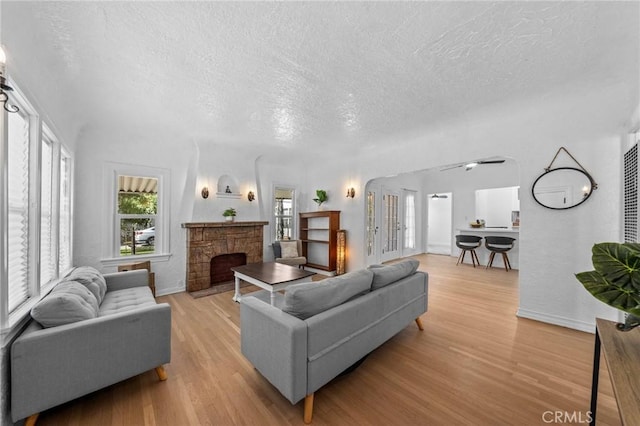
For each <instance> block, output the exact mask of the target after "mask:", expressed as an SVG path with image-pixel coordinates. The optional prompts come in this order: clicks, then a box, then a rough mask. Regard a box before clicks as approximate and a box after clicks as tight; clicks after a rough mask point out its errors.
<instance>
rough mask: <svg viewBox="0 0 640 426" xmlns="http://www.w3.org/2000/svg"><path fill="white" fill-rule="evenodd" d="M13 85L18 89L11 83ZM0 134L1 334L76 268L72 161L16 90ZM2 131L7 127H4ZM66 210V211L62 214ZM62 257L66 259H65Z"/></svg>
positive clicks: (4, 115) (11, 94) (15, 89)
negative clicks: (73, 265)
mask: <svg viewBox="0 0 640 426" xmlns="http://www.w3.org/2000/svg"><path fill="white" fill-rule="evenodd" d="M12 84H13V83H12ZM13 87H14V91H13V92H10V95H9V96H10V102H11V103H12V104H15V105H16V106H18V107H19V108H20V110H19V111H18V112H16V113H7V112H5V111H2V110H0V111H1V112H0V114H3V116H2V117H0V118H2V119H3V120H2V121H3V122H4V123H5V125H6V132H5V133H4V134H3V133H0V136H2V137H0V148H1V149H0V160H1V167H2V168H3V172H5V171H6V173H1V174H0V186H1V187H2V191H0V197H1V198H0V206H3V209H2V212H1V213H0V216H1V217H2V219H3V220H2V224H1V226H0V234H1V235H2V238H0V240H3V241H6V244H5V245H2V246H0V256H1V259H2V261H1V262H0V266H1V268H0V283H1V284H0V329H1V330H2V332H4V331H5V330H8V329H10V327H11V326H13V325H14V324H16V323H17V322H18V321H20V320H21V319H22V318H24V316H25V315H26V314H27V313H28V311H29V309H31V307H32V306H33V303H35V301H36V300H37V299H38V298H39V296H40V295H41V294H43V293H44V292H46V291H47V290H48V289H49V288H50V286H51V285H52V283H53V282H54V280H55V279H57V278H58V277H59V276H60V272H61V271H62V269H63V265H64V269H65V270H66V269H68V268H69V267H70V266H71V262H72V261H71V199H72V192H71V189H70V188H71V180H72V174H71V166H70V164H71V155H70V154H69V153H68V152H66V151H65V150H64V149H63V147H62V145H61V143H60V142H59V141H58V140H57V139H56V137H55V135H54V134H53V132H51V131H50V130H49V129H48V128H47V127H46V126H45V125H44V124H43V123H42V122H41V120H40V119H39V116H38V114H37V112H36V109H35V108H34V107H33V106H32V105H31V104H30V103H29V102H28V101H27V100H26V99H25V97H24V96H23V95H22V94H21V93H20V91H19V89H18V88H17V87H16V86H15V84H13ZM0 127H2V126H0ZM61 210H62V211H61ZM60 255H62V256H60Z"/></svg>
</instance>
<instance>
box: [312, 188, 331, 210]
mask: <svg viewBox="0 0 640 426" xmlns="http://www.w3.org/2000/svg"><path fill="white" fill-rule="evenodd" d="M327 199H328V198H327V191H325V190H324V189H316V198H314V199H313V201H315V202H316V203H318V207H320V206H321V205H322V203H324V202H325V201H327Z"/></svg>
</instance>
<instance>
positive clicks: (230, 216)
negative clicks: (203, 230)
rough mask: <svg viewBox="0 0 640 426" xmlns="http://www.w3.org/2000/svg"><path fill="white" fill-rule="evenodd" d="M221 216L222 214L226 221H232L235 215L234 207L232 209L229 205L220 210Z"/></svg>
mask: <svg viewBox="0 0 640 426" xmlns="http://www.w3.org/2000/svg"><path fill="white" fill-rule="evenodd" d="M222 216H224V218H225V219H226V221H227V222H233V218H235V217H236V209H234V208H233V207H229V208H228V209H226V210H225V211H224V212H222Z"/></svg>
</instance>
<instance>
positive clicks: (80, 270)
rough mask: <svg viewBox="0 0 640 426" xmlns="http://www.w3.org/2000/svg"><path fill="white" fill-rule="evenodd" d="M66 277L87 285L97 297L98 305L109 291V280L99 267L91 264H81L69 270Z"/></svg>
mask: <svg viewBox="0 0 640 426" xmlns="http://www.w3.org/2000/svg"><path fill="white" fill-rule="evenodd" d="M66 278H67V279H68V280H70V281H77V282H79V283H80V284H82V285H84V286H85V287H87V288H88V289H89V290H90V291H91V292H92V293H93V295H94V296H95V297H96V300H97V301H98V305H100V304H101V303H102V300H103V299H104V295H105V293H106V292H107V282H106V281H105V279H104V276H103V275H102V274H101V273H100V272H99V271H98V270H97V269H95V268H93V267H91V266H79V267H77V268H74V269H73V270H72V271H71V272H69V273H68V274H67V276H66Z"/></svg>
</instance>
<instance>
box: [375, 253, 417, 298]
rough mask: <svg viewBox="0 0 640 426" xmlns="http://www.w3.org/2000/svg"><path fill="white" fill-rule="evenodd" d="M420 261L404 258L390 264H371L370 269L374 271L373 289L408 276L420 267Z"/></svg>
mask: <svg viewBox="0 0 640 426" xmlns="http://www.w3.org/2000/svg"><path fill="white" fill-rule="evenodd" d="M419 265H420V262H419V261H417V260H416V259H404V260H401V261H400V262H397V263H392V264H390V265H371V266H369V270H371V271H373V283H372V284H371V291H373V290H376V289H379V288H381V287H384V286H386V285H389V284H391V283H392V282H395V281H398V280H399V279H402V278H404V277H407V276H409V275H411V274H413V273H414V272H416V270H417V269H418V266H419Z"/></svg>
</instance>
